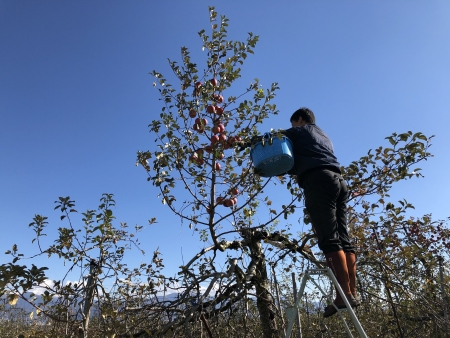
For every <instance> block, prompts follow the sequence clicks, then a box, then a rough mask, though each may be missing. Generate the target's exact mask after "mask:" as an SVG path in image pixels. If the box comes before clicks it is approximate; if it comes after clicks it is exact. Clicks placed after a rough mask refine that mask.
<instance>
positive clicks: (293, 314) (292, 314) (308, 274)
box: [285, 268, 367, 338]
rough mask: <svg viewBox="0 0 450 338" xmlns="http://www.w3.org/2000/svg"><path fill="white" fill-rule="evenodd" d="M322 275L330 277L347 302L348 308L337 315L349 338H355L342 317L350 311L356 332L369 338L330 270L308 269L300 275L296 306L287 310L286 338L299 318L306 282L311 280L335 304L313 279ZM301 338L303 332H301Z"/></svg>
mask: <svg viewBox="0 0 450 338" xmlns="http://www.w3.org/2000/svg"><path fill="white" fill-rule="evenodd" d="M320 274H325V275H326V276H328V277H329V278H330V279H331V282H332V283H333V284H334V286H335V287H336V290H338V292H339V293H340V295H341V296H342V299H343V300H344V302H345V305H346V306H347V308H344V309H337V314H338V315H339V316H340V317H341V319H342V321H343V323H344V327H345V330H346V331H347V333H348V336H349V337H353V335H352V333H351V331H350V329H349V327H348V325H347V323H346V321H345V319H344V317H343V316H342V311H348V314H349V315H350V318H351V320H352V322H353V325H354V326H355V329H356V331H357V332H358V334H359V337H361V338H367V335H366V333H365V332H364V329H363V328H362V326H361V323H360V322H359V320H358V318H357V317H356V315H355V312H354V311H353V309H352V308H351V306H350V304H349V303H348V300H347V298H346V297H345V295H344V292H343V291H342V289H341V287H340V286H339V283H338V281H337V279H336V277H335V276H334V274H333V272H332V271H331V269H330V268H325V269H308V270H306V271H305V272H303V273H302V274H301V275H300V276H303V278H302V282H301V284H300V290H299V292H298V294H297V297H296V301H295V304H294V306H292V307H289V308H287V309H286V315H287V319H288V327H287V330H286V336H285V338H290V337H291V332H292V328H293V326H294V322H295V320H296V318H298V309H299V304H300V300H301V298H302V295H303V292H304V290H305V286H306V282H307V281H308V280H311V282H312V283H313V284H314V285H315V286H316V287H317V288H318V289H319V290H320V292H322V294H323V295H324V296H325V297H327V299H328V300H329V301H330V303H331V304H333V303H332V302H333V300H332V299H331V298H330V297H329V296H328V295H327V293H326V292H325V291H324V290H323V289H322V288H321V287H320V285H319V284H318V283H317V282H316V281H315V280H314V278H313V277H312V276H313V275H320ZM300 338H301V332H300Z"/></svg>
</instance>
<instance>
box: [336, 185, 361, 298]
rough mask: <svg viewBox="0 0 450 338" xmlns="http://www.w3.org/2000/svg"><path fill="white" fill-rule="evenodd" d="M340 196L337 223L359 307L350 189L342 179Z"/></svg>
mask: <svg viewBox="0 0 450 338" xmlns="http://www.w3.org/2000/svg"><path fill="white" fill-rule="evenodd" d="M340 184H341V189H340V194H339V195H338V198H337V201H336V221H337V224H338V225H337V226H338V233H339V239H340V241H341V245H342V249H343V250H344V252H345V258H346V261H347V269H348V276H349V279H350V291H351V292H352V295H353V297H354V298H355V300H356V302H357V306H359V305H360V303H361V298H360V297H359V295H358V294H357V292H356V254H355V247H354V246H353V244H352V243H351V240H350V236H349V234H348V230H347V200H348V189H347V184H346V183H345V181H344V179H343V178H342V177H340Z"/></svg>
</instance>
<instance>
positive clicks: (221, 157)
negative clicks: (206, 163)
mask: <svg viewBox="0 0 450 338" xmlns="http://www.w3.org/2000/svg"><path fill="white" fill-rule="evenodd" d="M217 158H218V159H219V160H223V159H224V158H225V154H224V153H220V154H218V155H217Z"/></svg>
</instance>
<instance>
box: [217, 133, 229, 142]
mask: <svg viewBox="0 0 450 338" xmlns="http://www.w3.org/2000/svg"><path fill="white" fill-rule="evenodd" d="M226 140H227V135H225V134H220V136H219V141H220V142H222V143H223V142H225V141H226Z"/></svg>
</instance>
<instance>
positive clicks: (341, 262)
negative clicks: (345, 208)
mask: <svg viewBox="0 0 450 338" xmlns="http://www.w3.org/2000/svg"><path fill="white" fill-rule="evenodd" d="M304 194H305V206H306V209H307V210H308V213H309V216H310V217H311V222H312V224H313V226H314V229H315V231H316V234H317V237H318V245H319V248H320V249H321V250H322V251H323V253H324V254H325V257H326V259H327V264H328V266H329V267H330V268H331V270H332V271H333V273H334V274H335V276H336V279H337V280H338V283H339V285H340V286H341V288H342V290H343V292H344V294H345V295H346V297H347V299H348V300H349V302H350V304H351V306H355V304H356V303H355V300H354V298H353V297H352V295H351V291H350V282H349V275H348V269H347V262H346V257H345V254H344V251H343V247H342V243H341V240H340V236H339V229H338V221H337V218H336V208H337V205H336V202H337V200H338V197H339V196H340V194H341V183H340V175H338V174H336V173H333V172H331V171H328V170H324V171H317V172H313V173H311V174H310V175H308V177H307V178H306V179H305V181H304ZM334 303H335V304H336V306H337V307H338V308H344V307H345V303H344V301H343V300H342V297H341V296H340V294H339V293H338V292H337V296H336V299H335V300H334ZM334 313H336V309H335V308H334V306H332V305H330V306H328V307H327V308H326V309H325V313H324V316H325V317H329V316H331V315H333V314H334Z"/></svg>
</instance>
